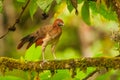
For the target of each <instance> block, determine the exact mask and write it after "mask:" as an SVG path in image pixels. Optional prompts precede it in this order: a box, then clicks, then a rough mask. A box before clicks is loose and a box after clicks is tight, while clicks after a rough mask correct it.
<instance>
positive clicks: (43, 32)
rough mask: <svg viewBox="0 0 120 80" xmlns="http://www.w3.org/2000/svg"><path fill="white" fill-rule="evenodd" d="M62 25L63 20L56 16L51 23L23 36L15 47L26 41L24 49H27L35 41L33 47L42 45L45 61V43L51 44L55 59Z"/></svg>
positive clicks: (21, 45) (20, 46)
mask: <svg viewBox="0 0 120 80" xmlns="http://www.w3.org/2000/svg"><path fill="white" fill-rule="evenodd" d="M62 26H64V22H63V20H62V19H59V18H58V19H56V20H55V21H54V22H53V24H49V25H45V26H42V27H40V28H39V29H38V30H36V31H35V32H33V33H31V34H28V35H27V36H25V37H23V38H22V39H21V40H20V43H19V44H18V46H17V49H20V48H22V47H23V45H24V44H25V43H28V44H27V47H26V49H28V48H29V47H30V46H31V45H32V44H34V43H35V47H37V46H41V47H42V51H41V54H42V60H43V61H45V56H44V54H45V49H46V47H47V45H51V51H52V55H53V57H54V59H56V56H55V48H56V45H57V43H58V41H59V38H60V36H61V34H62Z"/></svg>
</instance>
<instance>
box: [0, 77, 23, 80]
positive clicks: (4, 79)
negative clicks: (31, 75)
mask: <svg viewBox="0 0 120 80" xmlns="http://www.w3.org/2000/svg"><path fill="white" fill-rule="evenodd" d="M0 80H23V79H21V78H19V77H15V76H0Z"/></svg>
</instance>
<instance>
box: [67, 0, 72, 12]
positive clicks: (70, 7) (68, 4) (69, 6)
mask: <svg viewBox="0 0 120 80" xmlns="http://www.w3.org/2000/svg"><path fill="white" fill-rule="evenodd" d="M66 3H67V8H68V10H69V12H70V13H71V12H72V10H73V9H74V7H73V5H72V4H71V1H70V0H66Z"/></svg>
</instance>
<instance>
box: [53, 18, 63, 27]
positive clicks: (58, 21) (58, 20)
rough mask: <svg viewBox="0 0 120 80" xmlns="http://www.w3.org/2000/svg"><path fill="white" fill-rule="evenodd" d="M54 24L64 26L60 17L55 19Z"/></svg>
mask: <svg viewBox="0 0 120 80" xmlns="http://www.w3.org/2000/svg"><path fill="white" fill-rule="evenodd" d="M54 25H57V26H64V22H63V20H62V19H56V20H55V21H54Z"/></svg>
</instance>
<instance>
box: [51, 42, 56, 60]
mask: <svg viewBox="0 0 120 80" xmlns="http://www.w3.org/2000/svg"><path fill="white" fill-rule="evenodd" d="M55 47H56V45H55V44H52V45H51V50H52V55H53V57H54V59H56V56H55Z"/></svg>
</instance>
